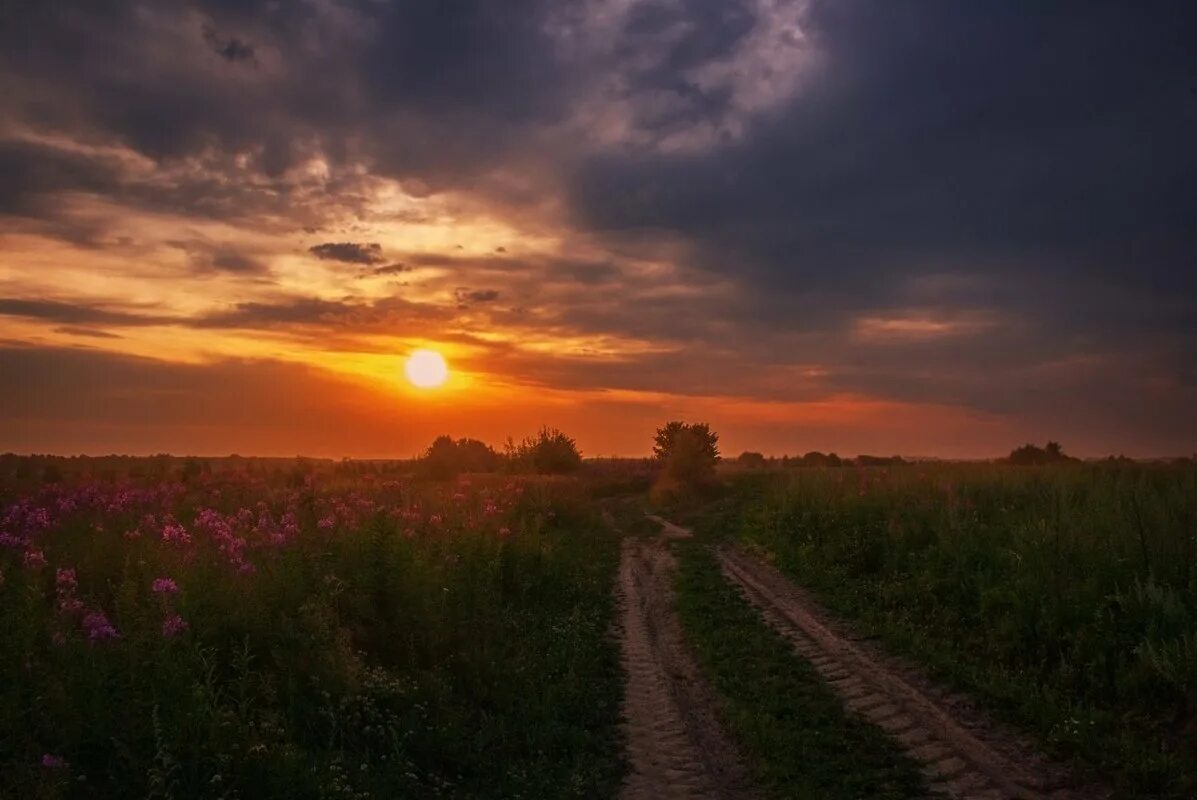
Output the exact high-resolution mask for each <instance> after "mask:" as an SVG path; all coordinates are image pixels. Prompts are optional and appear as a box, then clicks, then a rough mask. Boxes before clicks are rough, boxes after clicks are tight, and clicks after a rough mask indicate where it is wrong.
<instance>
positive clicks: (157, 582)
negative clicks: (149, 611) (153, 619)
mask: <svg viewBox="0 0 1197 800" xmlns="http://www.w3.org/2000/svg"><path fill="white" fill-rule="evenodd" d="M151 588H152V590H153V592H154V594H177V593H178V591H179V584H177V583H175V582H174V581H173V580H171V579H170V578H155V579H154V584H153V586H152V587H151Z"/></svg>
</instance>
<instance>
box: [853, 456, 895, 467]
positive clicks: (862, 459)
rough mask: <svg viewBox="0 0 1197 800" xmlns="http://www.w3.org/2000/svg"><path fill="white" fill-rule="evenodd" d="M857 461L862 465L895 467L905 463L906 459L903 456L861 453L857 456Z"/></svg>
mask: <svg viewBox="0 0 1197 800" xmlns="http://www.w3.org/2000/svg"><path fill="white" fill-rule="evenodd" d="M856 463H857V464H859V465H860V466H862V467H893V466H900V465H902V464H905V463H906V459H904V458H902V456H867V455H859V456H857V457H856Z"/></svg>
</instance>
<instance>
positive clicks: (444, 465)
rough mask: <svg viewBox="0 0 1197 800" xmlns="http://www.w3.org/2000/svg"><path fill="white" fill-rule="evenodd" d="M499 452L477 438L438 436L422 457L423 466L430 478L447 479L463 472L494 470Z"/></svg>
mask: <svg viewBox="0 0 1197 800" xmlns="http://www.w3.org/2000/svg"><path fill="white" fill-rule="evenodd" d="M498 464H499V454H498V453H496V452H495V451H494V450H492V449H491V447H490V445H488V444H486V443H485V442H480V441H478V440H477V439H458V440H457V441H454V440H453V438H452V437H450V436H438V437H436V439H434V440H433V442H432V444H431V445H429V447H428V450H427V452H425V453H424V457H423V458H422V459H421V468H422V469H423V471H424V473H425V474H426V475H428V476H429V477H430V478H435V479H438V480H445V479H447V478H452V477H454V476H455V475H457V474H459V473H462V472H493V471H494V470H495V468H496V467H498Z"/></svg>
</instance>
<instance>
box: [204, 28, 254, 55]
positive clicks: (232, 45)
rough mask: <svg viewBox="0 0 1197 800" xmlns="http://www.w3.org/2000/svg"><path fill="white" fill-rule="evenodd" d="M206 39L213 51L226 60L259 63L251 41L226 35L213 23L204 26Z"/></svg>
mask: <svg viewBox="0 0 1197 800" xmlns="http://www.w3.org/2000/svg"><path fill="white" fill-rule="evenodd" d="M203 34H204V41H205V42H207V43H208V46H209V47H210V48H212V52H214V53H216V55H218V56H220V57H221V58H223V59H224V60H226V61H230V62H233V63H236V62H245V63H249V64H255V63H257V59H256V58H255V56H254V46H253V45H252V44H250V43H249V42H245V41H242V40H241V39H238V38H237V37H236V36H229V37H224V36H221V35H220V33H219V32H218V31H217V30H216V29H215V28H214V27H212V26H211V25H205V26H204V27H203Z"/></svg>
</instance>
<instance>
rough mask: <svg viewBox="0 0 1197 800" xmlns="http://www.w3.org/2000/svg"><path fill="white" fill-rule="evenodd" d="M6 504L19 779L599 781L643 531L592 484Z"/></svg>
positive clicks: (232, 783)
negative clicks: (615, 636)
mask: <svg viewBox="0 0 1197 800" xmlns="http://www.w3.org/2000/svg"><path fill="white" fill-rule="evenodd" d="M5 499H6V500H7V502H6V504H5V507H4V510H3V511H2V512H0V514H2V516H0V525H2V526H3V527H2V530H3V534H2V535H0V541H2V544H0V547H2V549H3V553H2V554H0V569H2V570H3V584H2V585H0V609H2V610H0V674H3V675H4V681H3V683H2V685H0V787H3V788H2V790H0V795H3V796H5V797H11V798H51V797H68V796H73V797H213V798H216V797H225V798H234V797H239V798H261V797H290V798H303V797H310V798H331V797H345V798H353V797H399V796H408V797H548V796H560V797H570V796H575V797H593V796H601V795H603V794H605V793H607V794H609V793H610V792H611V791H612V790H613V787H614V786H615V785H616V783H617V781H618V778H619V761H618V758H619V751H618V741H617V736H616V734H615V725H616V721H617V702H618V686H619V675H618V668H617V664H616V661H615V655H614V653H615V651H614V646H613V645H612V643H611V642H610V641H609V637H608V626H609V624H610V616H611V599H610V576H611V573H612V572H613V570H614V565H615V559H616V554H617V547H616V543H615V541H614V539H613V538H612V536H611V535H610V533H609V532H608V531H606V530H604V529H603V528H602V526H601V522H600V520H599V518H598V517H597V515H596V514H595V513H594V511H593V509H592V508H591V507H590V506H589V505H588V504H587V503H586V502H585V499H584V498H583V497H582V496H581V495H580V493H579V487H578V486H577V485H576V484H575V483H568V482H567V483H562V482H556V481H553V480H551V479H531V480H524V479H512V478H508V477H498V476H491V477H489V478H477V479H472V480H471V479H461V480H458V481H455V482H451V483H444V484H424V485H418V486H413V485H411V484H409V483H407V482H404V481H397V480H394V479H389V478H377V477H376V476H373V475H370V474H366V475H361V476H348V477H346V476H339V475H337V474H334V473H331V472H325V473H322V474H321V473H313V472H301V471H297V472H295V473H294V474H291V475H275V476H273V477H253V476H250V475H247V474H245V473H244V472H239V471H232V472H227V473H218V474H215V475H212V476H192V477H191V478H190V479H189V480H186V481H183V480H174V479H161V480H157V479H150V480H134V481H125V480H122V481H117V482H108V481H86V480H85V481H82V482H74V483H67V484H61V485H59V484H55V485H50V486H46V487H44V488H38V489H36V490H34V491H32V492H31V493H30V494H27V495H24V496H22V497H16V496H10V497H7V498H5Z"/></svg>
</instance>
